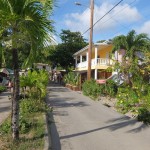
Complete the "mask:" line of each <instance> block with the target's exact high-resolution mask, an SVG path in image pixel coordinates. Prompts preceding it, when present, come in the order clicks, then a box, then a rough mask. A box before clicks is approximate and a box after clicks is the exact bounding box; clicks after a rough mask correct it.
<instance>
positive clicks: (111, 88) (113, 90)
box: [105, 80, 118, 97]
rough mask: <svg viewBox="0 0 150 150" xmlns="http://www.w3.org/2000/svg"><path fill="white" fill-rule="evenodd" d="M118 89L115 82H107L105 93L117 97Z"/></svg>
mask: <svg viewBox="0 0 150 150" xmlns="http://www.w3.org/2000/svg"><path fill="white" fill-rule="evenodd" d="M117 90H118V87H117V85H116V83H115V82H114V81H113V80H107V81H106V85H105V92H106V94H107V95H109V96H110V97H115V96H116V94H117Z"/></svg>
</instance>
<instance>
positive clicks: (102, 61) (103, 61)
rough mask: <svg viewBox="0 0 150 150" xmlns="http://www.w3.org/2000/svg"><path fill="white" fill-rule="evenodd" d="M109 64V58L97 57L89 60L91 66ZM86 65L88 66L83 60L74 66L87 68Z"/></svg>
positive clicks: (110, 61)
mask: <svg viewBox="0 0 150 150" xmlns="http://www.w3.org/2000/svg"><path fill="white" fill-rule="evenodd" d="M111 64H112V60H110V59H108V58H97V59H96V60H95V59H92V60H91V67H94V66H109V65H111ZM87 66H88V62H87V61H84V62H81V63H78V64H77V65H76V68H87Z"/></svg>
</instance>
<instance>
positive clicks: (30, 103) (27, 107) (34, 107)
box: [20, 98, 48, 116]
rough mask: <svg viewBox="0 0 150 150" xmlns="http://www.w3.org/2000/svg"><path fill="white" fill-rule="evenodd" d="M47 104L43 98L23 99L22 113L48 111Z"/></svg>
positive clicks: (24, 114) (23, 114) (22, 114)
mask: <svg viewBox="0 0 150 150" xmlns="http://www.w3.org/2000/svg"><path fill="white" fill-rule="evenodd" d="M47 109H48V107H47V105H46V104H45V102H44V101H43V100H36V99H30V98H29V99H22V100H21V102H20V115H21V116H26V115H29V114H31V113H35V112H46V111H47Z"/></svg>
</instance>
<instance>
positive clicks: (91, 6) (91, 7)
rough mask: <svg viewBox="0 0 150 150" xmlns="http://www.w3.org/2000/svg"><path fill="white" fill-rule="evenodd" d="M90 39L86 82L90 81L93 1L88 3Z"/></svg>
mask: <svg viewBox="0 0 150 150" xmlns="http://www.w3.org/2000/svg"><path fill="white" fill-rule="evenodd" d="M90 12H91V15H90V39H89V49H88V70H87V80H90V79H91V58H92V47H93V14H94V0H91V2H90Z"/></svg>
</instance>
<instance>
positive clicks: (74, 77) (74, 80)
mask: <svg viewBox="0 0 150 150" xmlns="http://www.w3.org/2000/svg"><path fill="white" fill-rule="evenodd" d="M79 80H80V75H79V74H76V73H75V72H69V73H68V74H66V75H65V76H64V81H65V83H68V84H71V85H74V86H78V85H79Z"/></svg>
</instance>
